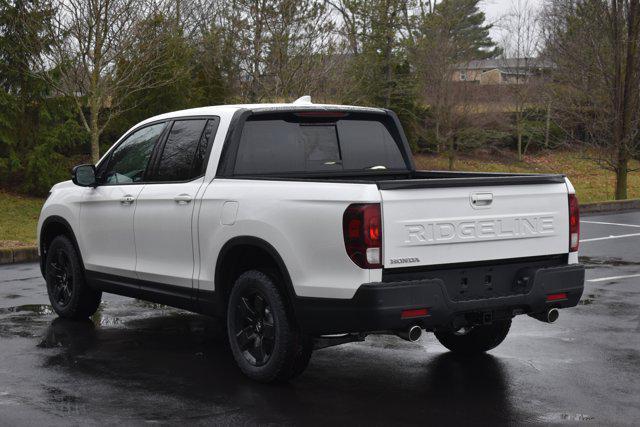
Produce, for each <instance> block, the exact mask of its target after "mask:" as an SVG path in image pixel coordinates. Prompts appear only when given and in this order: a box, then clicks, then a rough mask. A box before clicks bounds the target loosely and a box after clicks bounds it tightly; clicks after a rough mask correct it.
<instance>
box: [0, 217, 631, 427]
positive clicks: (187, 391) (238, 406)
mask: <svg viewBox="0 0 640 427" xmlns="http://www.w3.org/2000/svg"><path fill="white" fill-rule="evenodd" d="M581 231H582V236H581V238H582V243H581V249H580V254H581V262H583V263H585V264H586V265H587V267H588V270H587V282H586V284H585V292H584V295H583V297H582V301H581V303H580V305H579V306H578V307H576V308H572V309H568V310H563V311H562V312H561V315H560V319H559V320H558V321H557V322H556V323H555V324H552V325H548V324H544V323H541V322H538V321H536V320H534V319H532V318H529V317H527V316H518V317H517V318H516V319H515V320H514V324H513V327H512V330H511V333H510V335H509V336H508V337H507V339H506V341H505V342H504V343H503V344H502V345H501V346H500V347H498V348H497V349H495V350H493V351H491V352H490V353H489V354H487V355H485V356H483V357H480V358H477V359H472V360H466V359H458V358H456V357H454V356H452V355H451V354H450V353H447V352H446V350H445V349H444V347H442V346H441V345H440V344H439V343H438V342H437V341H436V340H435V338H433V336H432V335H430V334H426V336H424V337H423V338H422V339H421V341H420V342H419V343H408V342H405V341H402V340H400V339H399V338H395V337H387V336H384V337H383V336H375V337H369V338H367V340H366V342H364V343H357V344H348V345H344V346H340V347H334V348H328V349H324V350H320V351H318V352H316V353H314V355H313V358H312V360H311V364H310V366H309V368H308V370H307V371H306V372H305V373H304V374H303V375H302V376H301V377H299V378H298V379H297V380H295V381H293V382H291V383H289V384H285V385H279V386H267V385H261V384H256V383H253V382H252V381H250V380H248V379H246V378H244V377H243V376H242V375H241V374H240V373H239V371H238V370H237V369H236V367H235V364H234V362H233V359H232V357H231V354H230V352H229V350H228V349H227V346H226V344H225V342H224V339H223V336H222V334H221V327H220V325H219V324H218V323H217V322H216V321H214V320H210V319H208V318H205V317H202V316H198V315H193V314H189V313H186V312H182V311H179V310H173V309H168V308H165V307H162V306H157V305H154V304H149V303H144V302H140V301H136V300H132V299H127V298H123V297H118V296H113V295H106V296H105V297H104V299H103V301H104V303H103V305H102V307H101V309H100V311H99V312H98V313H97V314H96V316H95V317H94V319H93V321H87V322H71V321H65V320H63V319H57V318H56V316H55V315H54V314H53V313H52V311H51V310H50V308H49V306H48V299H47V296H46V290H45V286H44V281H43V279H42V277H41V276H40V272H39V269H38V267H37V265H35V264H17V265H12V266H5V267H0V425H25V424H47V425H58V424H59V425H69V424H77V425H86V424H121V425H131V424H134V425H137V424H146V423H169V424H184V423H190V424H192V423H195V424H198V423H201V424H209V423H220V424H234V425H235V424H238V423H243V424H245V423H249V424H253V423H285V424H302V423H304V424H325V425H332V424H340V425H342V424H374V425H390V424H392V425H393V424H400V423H406V424H436V425H439V424H457V423H478V424H489V423H491V424H515V423H518V424H519V423H539V424H554V423H560V424H561V423H576V422H590V423H593V424H597V425H602V424H606V425H638V424H639V423H640V212H629V213H618V214H610V215H597V216H583V218H582V222H581Z"/></svg>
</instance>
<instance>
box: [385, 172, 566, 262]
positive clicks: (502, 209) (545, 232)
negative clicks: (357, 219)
mask: <svg viewBox="0 0 640 427" xmlns="http://www.w3.org/2000/svg"><path fill="white" fill-rule="evenodd" d="M380 193H381V196H382V217H383V258H384V266H385V268H399V267H415V266H420V265H439V264H451V263H464V262H474V261H488V260H497V259H507V258H522V257H531V256H539V255H551V254H562V253H567V252H568V250H569V219H568V217H569V212H568V200H567V187H566V184H564V183H551V184H530V185H502V186H483V187H451V188H407V189H382V190H381V191H380Z"/></svg>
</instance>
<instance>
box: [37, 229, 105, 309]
mask: <svg viewBox="0 0 640 427" xmlns="http://www.w3.org/2000/svg"><path fill="white" fill-rule="evenodd" d="M45 265H46V270H45V279H46V282H47V293H48V294H49V301H50V302H51V306H52V307H53V310H54V311H55V312H56V313H57V314H58V316H60V317H64V318H66V319H86V318H87V317H90V316H91V315H93V313H95V312H96V310H97V309H98V307H99V306H100V301H101V300H102V292H100V291H96V290H94V289H91V288H90V287H89V285H87V283H86V282H85V279H84V273H83V271H82V265H81V261H80V257H79V256H78V252H77V251H76V248H75V247H74V246H73V243H71V240H69V238H68V237H66V236H58V237H56V238H55V239H53V241H52V242H51V245H49V248H48V250H47V260H46V264H45Z"/></svg>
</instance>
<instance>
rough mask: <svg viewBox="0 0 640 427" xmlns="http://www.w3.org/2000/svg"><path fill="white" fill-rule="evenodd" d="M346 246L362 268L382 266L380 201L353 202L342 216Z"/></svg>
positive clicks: (354, 260) (349, 253)
mask: <svg viewBox="0 0 640 427" xmlns="http://www.w3.org/2000/svg"><path fill="white" fill-rule="evenodd" d="M342 232H343V234H344V247H345V248H346V250H347V255H349V258H351V260H352V261H353V262H354V263H356V265H357V266H358V267H360V268H382V219H381V215H380V204H379V203H367V204H353V205H349V207H348V208H347V209H346V210H345V211H344V215H343V216H342Z"/></svg>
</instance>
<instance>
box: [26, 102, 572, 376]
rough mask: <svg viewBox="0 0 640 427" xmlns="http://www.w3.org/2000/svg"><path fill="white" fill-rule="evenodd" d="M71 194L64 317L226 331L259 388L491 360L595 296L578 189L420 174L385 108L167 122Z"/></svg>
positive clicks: (51, 206)
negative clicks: (132, 314) (402, 346)
mask: <svg viewBox="0 0 640 427" xmlns="http://www.w3.org/2000/svg"><path fill="white" fill-rule="evenodd" d="M72 176H73V179H72V181H67V182H62V183H59V184H57V185H55V186H54V187H53V188H52V189H51V193H50V195H49V198H48V199H47V201H46V203H45V205H44V207H43V208H42V213H41V216H40V221H39V224H38V241H39V250H40V255H41V260H42V261H41V268H42V274H43V275H44V277H45V279H46V283H47V289H48V293H49V297H50V300H51V305H52V306H53V308H54V310H55V311H56V313H58V315H60V316H62V317H67V318H83V317H85V318H86V317H87V316H91V315H92V314H93V313H94V312H95V311H96V310H97V309H98V306H99V304H100V301H101V296H102V292H111V293H116V294H120V295H125V296H130V297H135V298H140V299H144V300H148V301H153V302H157V303H161V304H166V305H169V306H173V307H178V308H181V309H186V310H190V311H193V312H197V313H202V314H205V315H213V316H220V317H222V318H223V319H225V321H226V325H227V332H228V337H229V343H230V347H231V349H232V351H233V355H234V357H235V359H236V361H237V363H238V365H239V367H240V369H241V370H242V371H243V372H244V373H245V374H246V375H248V376H249V377H251V378H254V379H256V380H259V381H264V382H270V381H282V380H287V379H289V378H292V377H294V376H296V375H298V374H300V373H301V372H302V371H303V370H304V369H305V367H306V366H307V364H308V362H309V358H310V356H311V352H312V350H313V349H314V348H316V349H317V348H321V347H326V346H330V345H335V344H340V343H345V342H350V341H361V340H363V339H364V338H365V336H366V335H367V334H370V333H388V334H396V335H398V336H400V337H402V338H404V339H407V340H411V341H415V340H417V339H418V338H419V337H420V334H421V333H422V330H426V331H430V332H434V333H435V336H436V337H437V338H438V339H439V340H440V342H441V343H442V344H443V345H444V346H446V347H447V348H448V349H450V350H452V351H456V352H462V353H477V352H483V351H487V350H489V349H491V348H493V347H495V346H497V345H498V344H499V343H500V342H502V340H503V339H504V338H505V337H506V335H507V333H508V331H509V327H510V325H511V319H512V318H513V317H514V316H515V315H518V314H529V315H531V316H532V317H535V318H537V319H539V320H542V321H546V322H553V321H554V320H555V319H556V318H557V317H558V309H560V308H566V307H572V306H575V305H576V304H577V303H578V300H579V299H580V296H581V294H582V291H583V283H584V267H583V266H581V265H580V264H578V254H577V250H578V241H579V229H578V227H579V221H578V203H577V200H576V197H575V194H574V189H573V187H572V185H571V183H570V182H569V181H568V180H567V178H565V177H564V176H563V175H527V174H503V173H461V172H434V171H418V170H416V169H415V166H414V163H413V159H412V155H411V151H410V149H409V145H408V143H407V140H406V137H405V135H404V133H403V130H402V127H401V126H400V123H399V121H398V118H397V117H396V115H395V114H394V113H393V112H391V111H388V110H384V109H377V108H363V107H350V106H339V105H317V104H312V103H311V102H310V101H309V100H308V99H301V100H299V101H296V102H294V103H292V104H259V105H229V106H215V107H205V108H197V109H192V110H185V111H178V112H173V113H169V114H164V115H160V116H157V117H153V118H150V119H148V120H145V121H143V122H142V123H139V124H138V125H136V126H134V127H133V128H132V129H131V130H129V131H128V132H127V133H126V134H125V135H124V136H122V138H120V139H119V140H118V141H117V142H116V143H115V144H114V145H113V146H112V147H111V149H110V150H109V151H108V152H107V153H106V154H105V155H104V156H103V158H102V159H101V160H100V162H99V163H98V164H97V165H95V166H93V165H81V166H77V167H76V168H75V169H74V171H73V175H72Z"/></svg>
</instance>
